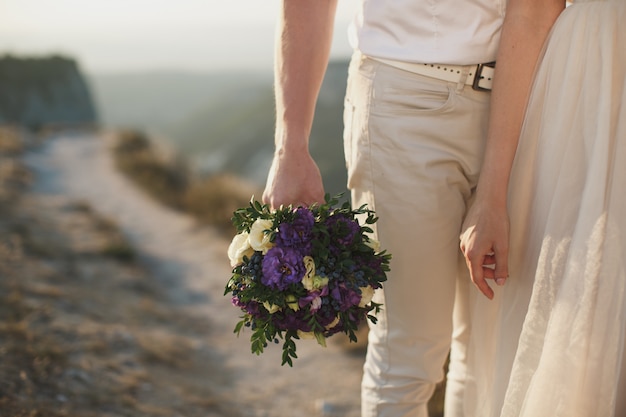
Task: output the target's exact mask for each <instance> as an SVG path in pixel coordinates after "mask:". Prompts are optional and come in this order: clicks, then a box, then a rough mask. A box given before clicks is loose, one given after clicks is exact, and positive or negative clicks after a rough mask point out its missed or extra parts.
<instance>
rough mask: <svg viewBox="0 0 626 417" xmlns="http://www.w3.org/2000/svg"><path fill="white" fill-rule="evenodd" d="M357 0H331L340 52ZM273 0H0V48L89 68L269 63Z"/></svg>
mask: <svg viewBox="0 0 626 417" xmlns="http://www.w3.org/2000/svg"><path fill="white" fill-rule="evenodd" d="M356 1H357V0H339V6H338V7H339V8H338V11H337V19H336V27H335V41H334V44H333V51H332V54H333V55H334V56H348V55H349V53H350V48H349V45H348V41H347V34H346V31H347V26H348V23H349V21H350V18H351V16H352V13H353V11H354V8H355V6H356ZM279 4H280V3H279V0H177V1H174V0H1V1H0V54H6V53H11V54H14V55H30V56H32V55H49V54H52V53H57V54H63V55H67V56H71V57H74V58H76V59H77V60H78V62H79V64H80V66H81V68H83V69H84V70H86V71H87V72H91V73H119V72H138V71H146V70H181V71H194V72H207V71H222V70H228V69H239V68H254V69H257V68H258V69H262V70H263V69H267V70H268V71H269V70H271V65H272V54H273V38H274V22H275V19H276V16H277V13H278V6H279Z"/></svg>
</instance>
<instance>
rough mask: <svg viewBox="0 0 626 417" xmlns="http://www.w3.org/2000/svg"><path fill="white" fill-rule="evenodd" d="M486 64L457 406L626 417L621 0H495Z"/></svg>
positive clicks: (482, 412)
mask: <svg viewBox="0 0 626 417" xmlns="http://www.w3.org/2000/svg"><path fill="white" fill-rule="evenodd" d="M497 65H498V66H497V78H496V79H495V85H494V88H493V93H492V94H493V95H492V109H493V110H492V115H491V122H490V131H489V137H488V142H487V149H486V153H485V160H484V163H483V169H482V174H481V178H480V181H479V183H478V187H477V192H476V200H475V202H474V204H473V206H472V208H471V209H470V212H469V214H468V216H467V219H466V222H465V225H464V231H463V233H462V235H461V250H462V251H463V253H464V255H465V259H466V263H467V265H468V268H469V269H470V274H471V276H472V281H473V282H474V283H475V284H476V286H477V287H478V289H479V290H480V292H482V294H484V295H485V297H483V296H482V295H481V293H480V292H478V291H476V292H475V294H474V295H473V300H472V303H471V309H472V336H471V342H470V346H469V352H468V358H469V365H468V366H469V368H468V370H467V375H468V380H467V391H466V415H468V416H476V417H489V416H529V417H530V416H532V417H541V416H546V417H547V416H550V417H553V416H567V417H578V416H585V417H587V416H588V417H611V416H618V417H621V416H626V381H625V380H626V370H625V368H626V358H624V337H625V333H626V1H624V0H591V1H589V0H586V1H583V0H578V1H575V2H574V4H573V5H571V6H570V7H567V8H565V4H564V0H509V3H508V7H507V15H506V20H505V24H504V27H503V33H502V41H501V46H500V52H499V56H498V64H497ZM494 284H495V285H494ZM488 317H489V318H491V319H489V320H487V318H488Z"/></svg>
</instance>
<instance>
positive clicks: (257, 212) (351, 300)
mask: <svg viewBox="0 0 626 417" xmlns="http://www.w3.org/2000/svg"><path fill="white" fill-rule="evenodd" d="M338 197H340V196H337V197H335V198H333V199H331V198H330V197H329V196H328V195H327V196H326V198H325V203H324V204H319V205H318V204H314V205H312V206H310V207H293V206H287V207H284V206H281V207H280V208H279V209H277V210H274V211H272V210H270V208H269V206H267V205H263V204H261V203H259V202H258V201H254V198H253V199H252V201H251V202H250V205H249V206H248V207H244V208H240V209H238V210H237V211H235V213H234V217H233V218H232V221H233V224H234V225H235V227H236V228H237V231H238V233H237V234H236V235H235V237H234V238H233V241H232V243H231V244H230V247H229V249H228V256H229V258H230V261H231V265H232V267H233V270H232V277H231V278H230V280H229V281H228V284H227V285H226V290H225V292H224V295H227V294H230V295H231V296H232V304H233V305H234V306H236V307H238V308H240V309H241V310H242V311H243V315H242V316H241V321H239V322H238V323H237V325H236V326H235V333H237V335H239V334H240V332H241V331H242V329H243V328H244V327H248V328H250V329H251V331H252V335H251V337H250V342H251V348H252V353H255V354H257V355H260V354H261V353H262V352H263V350H264V348H266V347H267V345H268V342H269V343H271V342H273V343H279V339H282V340H283V341H284V343H283V353H282V364H281V365H285V364H289V366H293V360H292V358H297V355H296V344H295V341H294V339H301V338H315V339H317V342H318V343H319V344H320V345H322V346H326V338H327V337H329V336H331V335H333V334H336V333H339V332H343V333H345V334H346V335H348V336H349V339H350V340H351V341H352V342H356V341H357V338H356V335H355V330H357V328H358V326H359V324H361V323H362V322H364V321H365V320H366V319H370V320H371V321H372V322H373V323H375V322H376V317H375V315H373V314H371V313H372V312H373V313H377V312H378V311H380V308H381V304H377V303H375V302H373V301H372V296H373V295H374V290H375V289H377V288H381V286H382V284H381V283H382V282H384V281H385V280H386V279H387V275H386V273H387V271H389V261H390V259H391V255H390V254H387V253H386V252H385V251H380V250H379V244H378V242H377V241H376V240H374V239H373V238H372V237H370V235H369V234H370V233H372V229H371V228H370V227H369V226H370V225H372V224H374V223H375V222H376V221H377V218H376V217H375V214H374V212H373V211H371V210H368V209H367V208H366V207H365V206H361V207H360V208H358V209H351V207H350V204H349V203H348V202H346V203H344V204H343V205H341V206H340V207H335V206H336V205H337V204H338ZM358 218H361V219H364V225H361V224H360V223H359V221H358Z"/></svg>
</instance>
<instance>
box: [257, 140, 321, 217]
mask: <svg viewBox="0 0 626 417" xmlns="http://www.w3.org/2000/svg"><path fill="white" fill-rule="evenodd" d="M263 202H264V203H266V204H269V205H270V206H271V207H272V208H274V209H276V208H278V207H280V206H281V205H285V206H286V205H289V204H293V205H294V206H309V205H311V204H313V203H323V202H324V185H323V183H322V176H321V174H320V170H319V168H318V167H317V164H316V163H315V161H314V160H313V158H312V157H311V155H310V154H309V153H308V152H307V151H304V150H301V151H299V152H296V151H293V152H291V153H289V152H284V151H283V152H281V151H277V152H276V153H275V155H274V160H273V161H272V166H271V168H270V171H269V175H268V177H267V184H266V185H265V191H264V192H263Z"/></svg>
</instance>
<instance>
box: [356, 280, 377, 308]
mask: <svg viewBox="0 0 626 417" xmlns="http://www.w3.org/2000/svg"><path fill="white" fill-rule="evenodd" d="M360 288H361V302H359V307H365V306H366V305H368V304H369V303H370V301H372V298H373V297H374V288H372V286H371V285H368V286H367V287H360Z"/></svg>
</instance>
